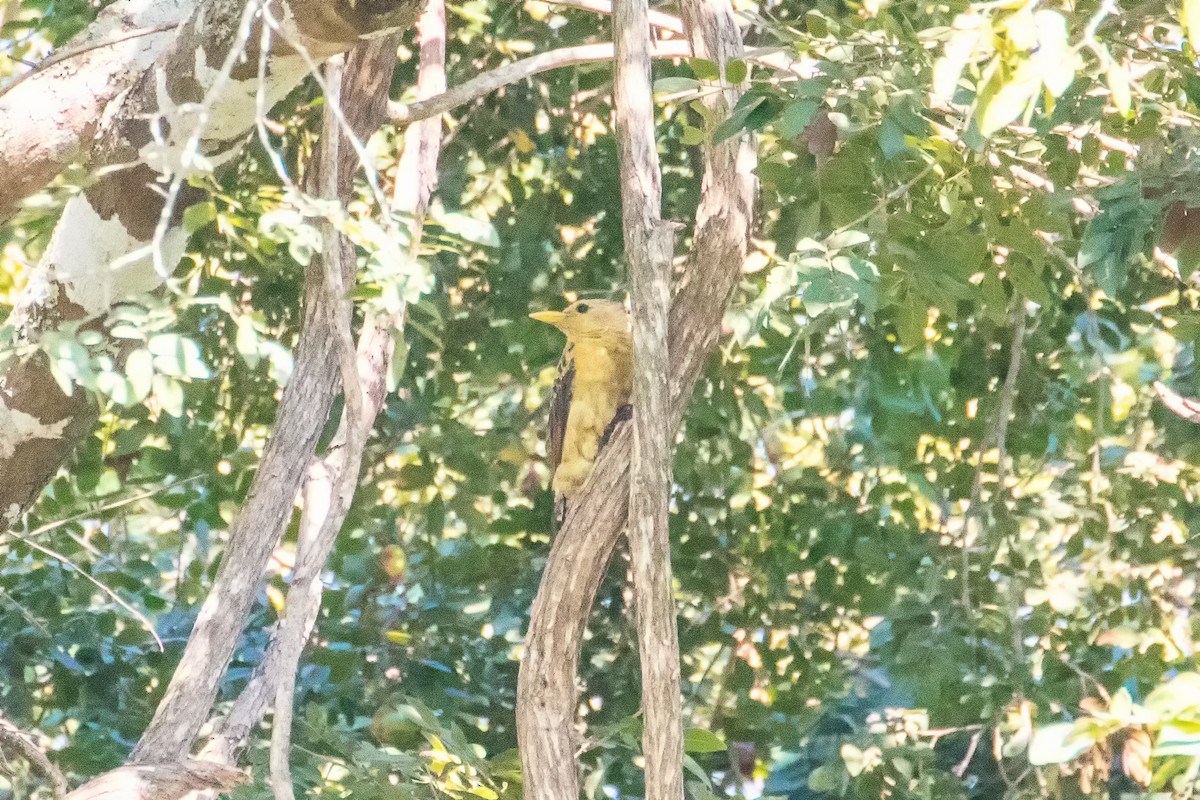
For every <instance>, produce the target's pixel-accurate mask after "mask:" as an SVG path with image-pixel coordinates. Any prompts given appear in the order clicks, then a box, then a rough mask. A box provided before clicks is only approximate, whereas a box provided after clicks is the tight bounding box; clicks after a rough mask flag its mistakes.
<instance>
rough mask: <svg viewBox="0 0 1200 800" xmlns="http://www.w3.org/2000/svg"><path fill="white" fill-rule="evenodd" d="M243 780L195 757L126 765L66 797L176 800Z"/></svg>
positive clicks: (231, 770) (232, 771) (74, 799)
mask: <svg viewBox="0 0 1200 800" xmlns="http://www.w3.org/2000/svg"><path fill="white" fill-rule="evenodd" d="M245 779H246V776H245V775H244V774H243V773H242V772H241V771H239V770H236V769H234V768H232V767H227V766H225V765H223V764H213V763H211V762H207V761H198V760H196V759H187V760H184V761H178V762H169V763H166V764H138V765H128V764H127V765H125V766H123V767H117V768H116V769H114V770H110V771H109V772H106V773H104V774H103V775H101V776H100V777H98V778H95V779H93V780H90V781H88V782H87V783H85V784H84V785H83V786H80V787H79V788H78V789H76V790H75V791H73V792H71V793H70V794H69V795H67V800H179V798H181V797H186V796H188V795H190V794H191V793H192V792H197V791H212V790H217V791H229V790H230V789H232V788H233V787H235V786H237V785H238V784H239V783H242V782H243V781H245Z"/></svg>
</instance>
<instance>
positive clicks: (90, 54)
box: [0, 0, 196, 222]
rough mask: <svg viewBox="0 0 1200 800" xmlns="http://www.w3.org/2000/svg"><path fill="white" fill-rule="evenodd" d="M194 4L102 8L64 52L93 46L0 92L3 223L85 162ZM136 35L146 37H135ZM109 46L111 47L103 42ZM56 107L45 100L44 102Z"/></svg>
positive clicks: (162, 1)
mask: <svg viewBox="0 0 1200 800" xmlns="http://www.w3.org/2000/svg"><path fill="white" fill-rule="evenodd" d="M195 7H196V0H124V2H119V3H114V4H113V5H111V6H109V7H108V8H105V9H104V10H103V11H101V12H100V14H99V16H97V18H96V21H95V22H94V23H93V24H92V25H90V26H89V27H88V29H87V30H85V31H83V32H82V33H80V34H79V35H78V36H76V37H74V38H73V39H71V41H70V42H68V43H67V44H66V45H64V46H63V48H62V49H63V50H64V51H65V50H73V49H78V48H82V47H86V46H89V45H102V46H97V47H95V48H94V49H92V50H88V51H87V52H84V53H80V54H79V55H77V56H75V57H74V58H71V59H69V60H66V61H63V62H60V63H58V64H55V65H54V66H53V67H51V68H49V69H45V70H41V71H39V72H38V73H37V74H34V75H31V76H30V77H29V78H28V79H27V80H22V81H21V83H20V84H19V85H17V86H15V87H13V88H12V89H11V90H5V91H4V93H3V94H2V95H0V119H3V120H4V125H3V126H2V127H0V175H3V176H5V180H4V181H3V182H0V222H2V221H4V220H5V219H7V218H8V217H9V216H10V215H11V214H12V212H13V211H14V210H15V209H16V207H17V204H18V203H19V202H20V201H21V200H22V199H23V198H25V197H26V196H28V195H30V194H32V193H33V192H36V191H37V190H39V189H41V188H42V187H43V186H45V185H46V184H47V183H49V182H50V180H51V179H53V178H54V176H55V175H58V174H59V173H60V172H62V171H63V169H64V168H66V166H67V165H68V164H70V163H71V162H72V161H76V160H84V161H86V160H88V151H89V150H90V147H91V144H92V142H93V140H94V139H95V137H96V135H97V133H98V132H99V129H100V121H101V116H102V114H103V112H104V110H105V108H106V107H107V106H108V104H109V103H110V102H112V100H113V98H115V97H117V96H118V95H120V94H121V93H122V92H124V91H126V90H128V89H129V88H130V87H131V86H133V84H134V83H135V82H136V81H137V79H138V78H139V77H140V76H141V75H142V73H143V72H144V71H145V70H146V69H148V68H149V67H150V65H151V64H153V63H154V61H155V59H157V58H158V57H159V55H161V54H162V52H163V51H164V50H165V49H166V48H167V47H168V45H169V44H170V42H171V39H172V38H173V36H174V33H173V32H172V31H169V30H155V31H154V32H153V33H150V32H148V31H150V30H152V29H155V28H160V27H162V26H166V25H178V24H180V23H182V22H184V21H185V20H187V18H188V16H189V15H190V14H191V13H192V11H193V9H195ZM139 31H147V33H145V35H140V36H132V38H125V39H123V40H122V41H117V40H118V39H121V37H128V36H131V35H132V34H136V33H137V32H139ZM106 42H112V43H111V44H104V43H106ZM51 97H52V98H54V102H46V99H47V98H51Z"/></svg>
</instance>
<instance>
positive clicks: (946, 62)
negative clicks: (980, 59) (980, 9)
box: [932, 11, 991, 102]
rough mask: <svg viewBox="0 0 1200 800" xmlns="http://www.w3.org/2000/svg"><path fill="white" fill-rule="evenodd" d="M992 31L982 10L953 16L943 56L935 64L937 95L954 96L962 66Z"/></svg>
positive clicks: (947, 99) (950, 98)
mask: <svg viewBox="0 0 1200 800" xmlns="http://www.w3.org/2000/svg"><path fill="white" fill-rule="evenodd" d="M990 33H991V24H990V21H989V19H988V17H986V16H985V15H983V14H979V13H976V12H974V11H972V12H971V13H963V14H959V15H958V16H957V17H955V18H954V22H953V24H952V25H951V32H950V37H949V38H948V39H947V40H946V46H945V48H944V49H943V50H942V56H941V57H940V58H939V59H938V60H937V61H935V62H934V64H933V80H932V84H933V94H934V97H936V98H938V99H939V100H943V101H947V102H948V101H950V100H952V99H953V98H954V94H955V92H956V91H957V90H958V81H959V78H960V77H962V73H963V70H964V69H966V67H967V64H968V63H969V62H970V60H971V58H972V57H973V56H974V55H975V50H976V48H977V47H978V46H979V44H980V42H981V41H982V39H983V37H984V36H985V35H987V34H990Z"/></svg>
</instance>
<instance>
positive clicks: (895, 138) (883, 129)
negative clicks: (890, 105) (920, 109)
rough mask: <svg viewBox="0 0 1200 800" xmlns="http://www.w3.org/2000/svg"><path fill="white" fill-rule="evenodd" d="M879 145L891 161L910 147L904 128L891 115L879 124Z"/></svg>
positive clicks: (885, 156) (884, 155)
mask: <svg viewBox="0 0 1200 800" xmlns="http://www.w3.org/2000/svg"><path fill="white" fill-rule="evenodd" d="M879 147H880V149H881V150H883V157H884V158H886V159H887V160H889V161H891V160H892V159H893V158H895V157H896V156H898V155H900V154H901V153H903V152H904V151H905V150H906V149H907V148H908V143H907V141H906V137H905V133H904V130H903V129H902V128H901V127H900V126H899V125H897V124H896V123H895V121H894V120H892V118H891V117H885V118H884V120H883V122H882V123H880V125H879Z"/></svg>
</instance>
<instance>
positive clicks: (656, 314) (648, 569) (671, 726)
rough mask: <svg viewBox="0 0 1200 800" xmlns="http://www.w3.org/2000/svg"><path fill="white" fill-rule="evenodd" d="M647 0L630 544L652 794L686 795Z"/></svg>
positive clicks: (635, 21)
mask: <svg viewBox="0 0 1200 800" xmlns="http://www.w3.org/2000/svg"><path fill="white" fill-rule="evenodd" d="M649 34H650V21H649V8H648V7H647V4H646V0H615V2H614V3H613V45H614V46H615V48H616V60H615V61H614V63H613V94H614V99H615V101H616V102H615V104H616V122H617V125H616V135H617V141H618V153H619V155H620V165H621V181H620V183H621V201H622V216H623V222H624V233H625V261H626V264H627V265H628V269H629V287H630V295H631V299H632V302H633V368H634V372H633V408H634V415H633V463H632V465H631V469H630V496H629V529H628V534H627V535H628V537H629V552H630V557H631V559H632V562H633V592H634V598H635V606H636V608H637V615H636V617H637V629H638V630H637V638H638V653H639V656H640V658H641V669H642V715H643V723H644V724H643V726H642V753H643V755H644V756H645V759H646V767H645V770H646V798H647V800H683V716H682V709H681V699H680V690H679V683H680V679H679V631H678V629H677V628H676V622H675V593H674V589H673V581H672V576H671V541H670V537H669V534H668V525H669V523H670V505H669V504H670V497H671V452H672V451H671V443H670V440H669V438H668V436H669V423H668V416H669V412H668V404H669V402H670V390H669V387H668V380H667V376H668V375H669V374H670V363H669V361H668V359H667V314H668V309H669V308H670V305H671V255H672V250H673V249H674V229H673V226H671V225H668V224H666V223H664V222H663V221H662V217H661V215H660V208H661V206H662V174H661V172H660V168H659V164H658V150H657V147H656V145H655V140H654V97H653V94H652V92H651V89H650V36H649Z"/></svg>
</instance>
